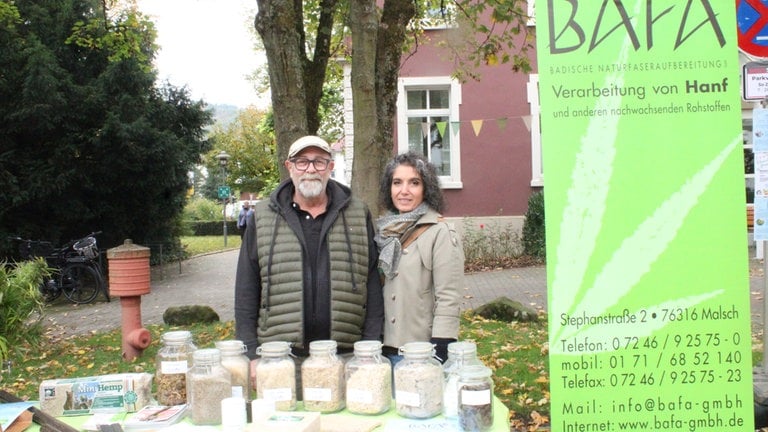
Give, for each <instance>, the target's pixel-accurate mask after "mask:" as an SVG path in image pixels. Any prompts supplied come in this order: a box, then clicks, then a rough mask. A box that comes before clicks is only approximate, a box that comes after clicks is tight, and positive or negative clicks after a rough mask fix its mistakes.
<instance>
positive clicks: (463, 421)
mask: <svg viewBox="0 0 768 432" xmlns="http://www.w3.org/2000/svg"><path fill="white" fill-rule="evenodd" d="M491 373H492V372H491V369H490V368H487V367H485V366H483V365H477V364H475V365H469V366H464V367H462V368H461V371H459V384H458V389H459V409H458V411H459V427H460V428H461V430H462V431H473V432H475V431H479V432H482V431H488V430H491V427H492V426H493V380H492V379H491Z"/></svg>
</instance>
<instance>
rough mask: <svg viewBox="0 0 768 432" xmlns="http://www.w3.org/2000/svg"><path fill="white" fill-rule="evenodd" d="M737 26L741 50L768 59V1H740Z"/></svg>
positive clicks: (738, 3) (737, 10) (737, 3)
mask: <svg viewBox="0 0 768 432" xmlns="http://www.w3.org/2000/svg"><path fill="white" fill-rule="evenodd" d="M736 24H737V27H738V30H739V48H740V49H741V50H742V51H744V52H745V53H747V54H749V55H753V56H756V57H766V58H768V0H738V1H737V2H736Z"/></svg>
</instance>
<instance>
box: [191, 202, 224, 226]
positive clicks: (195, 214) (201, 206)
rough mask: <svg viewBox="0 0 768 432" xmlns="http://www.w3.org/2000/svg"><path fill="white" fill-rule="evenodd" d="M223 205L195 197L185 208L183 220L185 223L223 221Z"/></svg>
mask: <svg viewBox="0 0 768 432" xmlns="http://www.w3.org/2000/svg"><path fill="white" fill-rule="evenodd" d="M221 207H222V206H221V204H220V203H218V202H216V201H213V200H210V199H207V198H199V197H195V198H192V199H190V200H189V202H188V203H187V205H186V206H184V214H183V216H182V219H183V220H185V221H214V220H217V219H219V220H220V219H221Z"/></svg>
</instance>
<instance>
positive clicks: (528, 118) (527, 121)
mask: <svg viewBox="0 0 768 432" xmlns="http://www.w3.org/2000/svg"><path fill="white" fill-rule="evenodd" d="M523 123H525V127H526V128H527V129H528V132H530V131H531V116H529V115H525V116H523Z"/></svg>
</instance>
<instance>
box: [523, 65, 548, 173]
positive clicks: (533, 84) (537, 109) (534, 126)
mask: <svg viewBox="0 0 768 432" xmlns="http://www.w3.org/2000/svg"><path fill="white" fill-rule="evenodd" d="M527 91H528V103H529V104H530V106H531V116H530V118H529V119H528V121H526V124H527V125H528V129H529V130H530V131H531V186H536V187H541V186H544V163H543V159H542V151H541V106H540V105H539V75H538V74H531V75H530V76H529V77H528V86H527Z"/></svg>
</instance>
